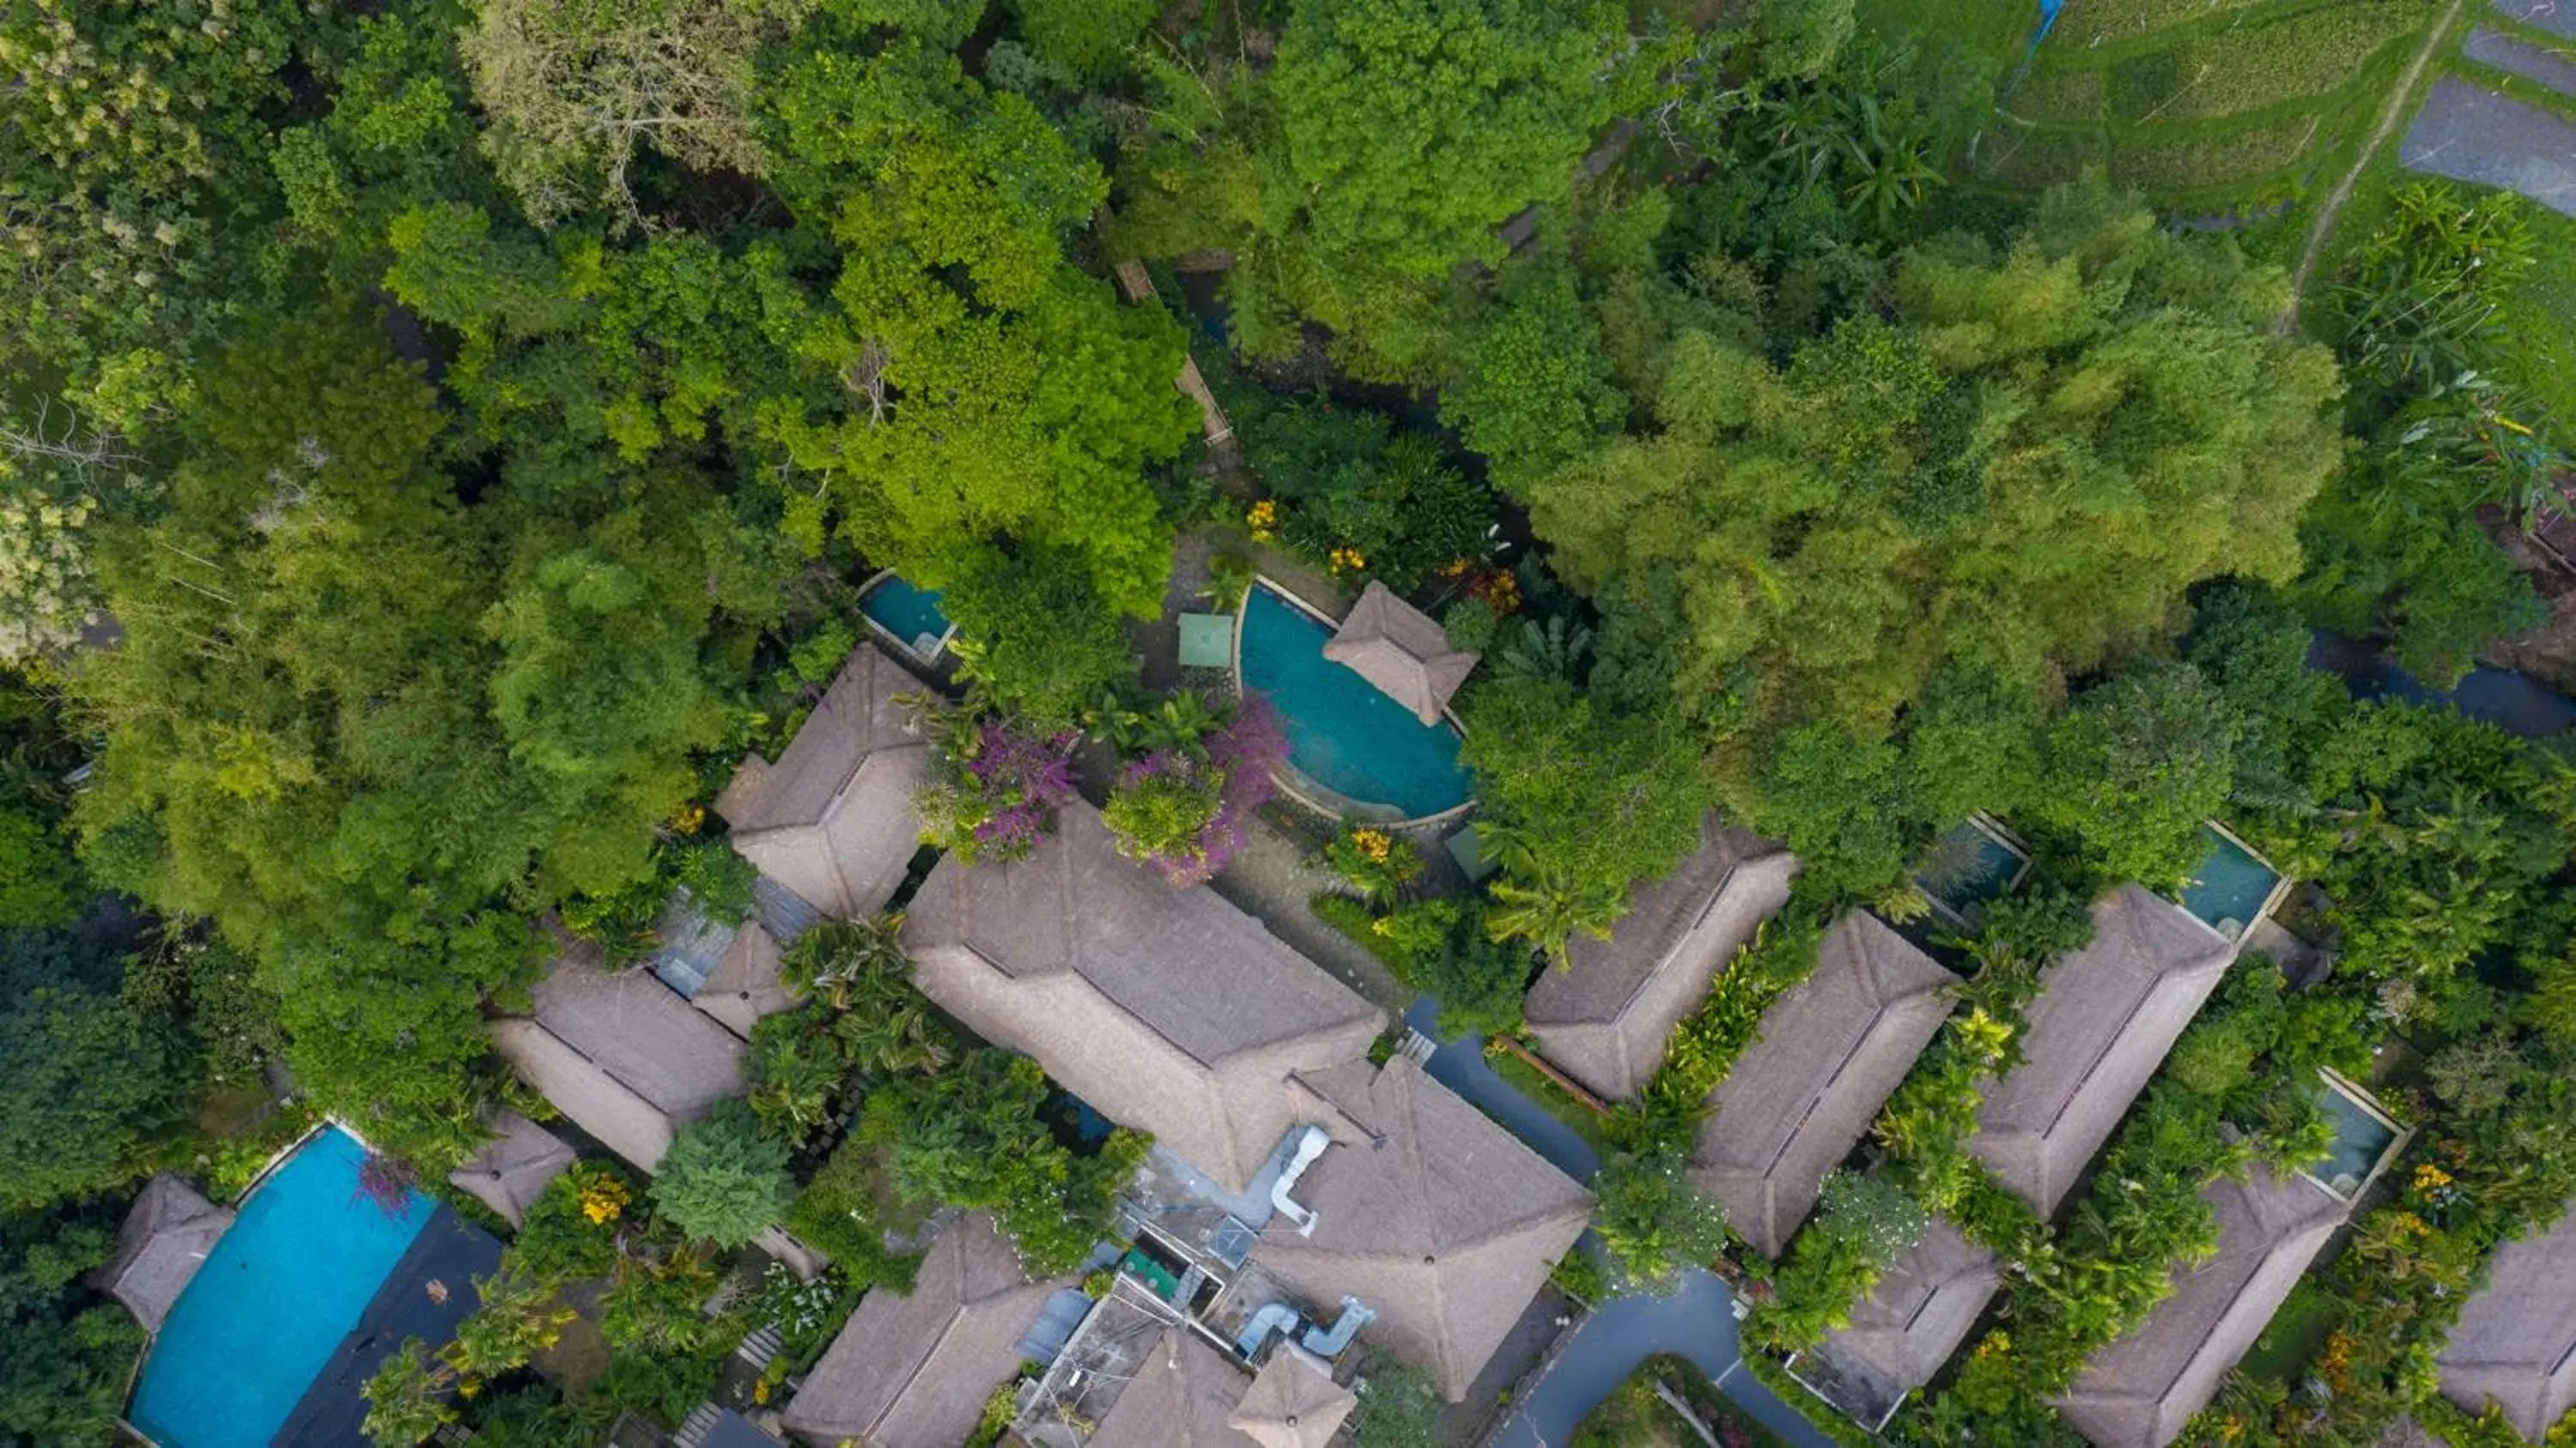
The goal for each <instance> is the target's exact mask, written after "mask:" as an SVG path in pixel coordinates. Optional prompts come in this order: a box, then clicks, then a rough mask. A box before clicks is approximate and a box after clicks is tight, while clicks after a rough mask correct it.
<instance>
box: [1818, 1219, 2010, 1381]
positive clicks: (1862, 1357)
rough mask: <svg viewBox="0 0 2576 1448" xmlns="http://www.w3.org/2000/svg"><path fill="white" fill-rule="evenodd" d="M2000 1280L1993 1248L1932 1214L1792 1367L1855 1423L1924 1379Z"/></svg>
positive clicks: (1930, 1376)
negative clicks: (1845, 1318)
mask: <svg viewBox="0 0 2576 1448" xmlns="http://www.w3.org/2000/svg"><path fill="white" fill-rule="evenodd" d="M2002 1285H2003V1273H2002V1271H2001V1270H2000V1268H1999V1267H1998V1265H1997V1263H1996V1259H1995V1254H1994V1253H1992V1252H1989V1251H1987V1250H1986V1249H1985V1248H1983V1247H1980V1246H1977V1245H1976V1244H1975V1243H1973V1242H1970V1241H1969V1240H1968V1239H1967V1238H1966V1237H1964V1236H1961V1235H1960V1234H1959V1229H1958V1228H1956V1227H1954V1226H1952V1225H1950V1223H1949V1222H1948V1221H1947V1220H1945V1219H1943V1218H1940V1217H1934V1218H1933V1219H1932V1220H1931V1221H1930V1223H1928V1224H1927V1225H1926V1226H1925V1227H1924V1229H1923V1235H1922V1237H1921V1238H1919V1239H1917V1240H1916V1242H1915V1243H1914V1245H1913V1246H1911V1247H1908V1248H1906V1249H1905V1250H1904V1251H1903V1252H1901V1253H1898V1254H1897V1257H1896V1260H1895V1261H1893V1262H1891V1263H1889V1264H1888V1267H1887V1270H1886V1271H1885V1272H1884V1273H1882V1274H1881V1275H1880V1277H1879V1279H1878V1286H1877V1287H1876V1288H1875V1289H1874V1290H1872V1291H1871V1293H1870V1295H1869V1296H1867V1297H1865V1298H1863V1299H1861V1301H1860V1302H1859V1303H1857V1304H1855V1305H1854V1306H1853V1308H1852V1312H1851V1322H1850V1324H1849V1325H1848V1326H1845V1327H1842V1328H1840V1329H1837V1330H1836V1331H1834V1332H1831V1333H1828V1334H1827V1335H1826V1337H1825V1340H1824V1342H1822V1343H1821V1344H1819V1345H1818V1346H1817V1347H1815V1348H1814V1349H1813V1350H1812V1351H1810V1352H1808V1353H1806V1354H1805V1355H1804V1356H1802V1357H1800V1359H1799V1360H1798V1365H1797V1369H1796V1371H1797V1374H1798V1376H1799V1377H1800V1378H1803V1379H1805V1380H1806V1381H1807V1382H1810V1383H1813V1384H1815V1385H1816V1386H1817V1387H1818V1388H1820V1389H1822V1390H1824V1391H1825V1395H1826V1396H1827V1397H1828V1398H1830V1399H1831V1400H1832V1401H1833V1403H1834V1405H1835V1406H1836V1407H1838V1408H1841V1409H1842V1410H1843V1411H1844V1412H1846V1413H1849V1414H1851V1415H1852V1416H1853V1417H1855V1418H1857V1419H1859V1420H1861V1421H1862V1422H1863V1423H1872V1424H1874V1423H1877V1422H1879V1421H1880V1420H1881V1419H1883V1418H1884V1417H1885V1415H1886V1414H1887V1412H1888V1411H1889V1410H1890V1409H1892V1408H1894V1407H1895V1406H1896V1404H1897V1403H1898V1402H1899V1401H1900V1400H1901V1399H1902V1398H1903V1397H1904V1395H1905V1394H1907V1393H1910V1392H1912V1391H1914V1390H1915V1389H1917V1388H1920V1387H1922V1386H1923V1385H1924V1384H1925V1383H1928V1382H1930V1381H1932V1379H1933V1377H1934V1375H1936V1374H1938V1373H1939V1372H1940V1371H1941V1366H1942V1364H1944V1363H1947V1362H1948V1361H1949V1360H1950V1356H1951V1354H1953V1353H1955V1352H1957V1351H1958V1350H1959V1344H1960V1343H1962V1342H1964V1341H1966V1340H1967V1336H1968V1330H1969V1329H1970V1328H1972V1327H1974V1326H1975V1325H1976V1322H1977V1315H1978V1314H1979V1313H1981V1312H1984V1311H1985V1310H1986V1304H1987V1303H1988V1302H1989V1301H1991V1300H1992V1299H1993V1298H1994V1295H1995V1292H1996V1290H1997V1289H1998V1288H2000V1287H2001V1286H2002Z"/></svg>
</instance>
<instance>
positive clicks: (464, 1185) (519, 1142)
mask: <svg viewBox="0 0 2576 1448" xmlns="http://www.w3.org/2000/svg"><path fill="white" fill-rule="evenodd" d="M492 1127H493V1129H494V1130H495V1131H497V1132H499V1133H500V1134H499V1135H498V1136H496V1137H494V1138H493V1139H492V1140H491V1141H490V1142H489V1143H487V1144H485V1146H484V1147H483V1149H482V1150H481V1151H478V1152H476V1153H474V1155H472V1156H471V1157H468V1158H466V1161H465V1164H464V1165H463V1166H460V1167H458V1168H457V1169H456V1170H454V1171H452V1172H449V1173H448V1174H447V1180H448V1181H449V1182H450V1183H452V1184H453V1185H454V1186H455V1187H456V1188H457V1189H458V1190H460V1191H462V1192H465V1193H466V1194H468V1195H470V1196H472V1197H473V1198H474V1199H475V1200H476V1201H479V1202H481V1203H482V1204H483V1205H485V1206H487V1207H490V1208H491V1209H492V1210H493V1211H495V1212H498V1213H500V1214H501V1217H502V1219H503V1220H505V1221H507V1222H508V1223H509V1224H510V1225H511V1226H513V1227H515V1226H517V1225H519V1222H520V1220H521V1219H522V1218H524V1217H525V1216H526V1215H527V1212H528V1207H529V1205H530V1204H531V1203H533V1202H535V1201H536V1199H537V1194H538V1193H539V1192H542V1191H544V1190H545V1189H546V1183H548V1182H550V1181H553V1180H554V1179H555V1178H556V1177H558V1176H561V1175H562V1174H563V1170H564V1168H565V1167H568V1166H570V1165H572V1163H573V1150H572V1148H571V1147H569V1146H566V1145H564V1144H563V1143H562V1142H560V1141H558V1140H556V1139H555V1137H554V1134H553V1133H551V1132H549V1131H547V1130H546V1129H545V1128H544V1127H542V1126H539V1125H537V1124H536V1123H535V1122H533V1121H530V1120H529V1119H528V1118H526V1117H524V1116H521V1115H520V1114H519V1113H517V1112H515V1111H503V1112H500V1113H497V1114H496V1115H495V1116H494V1117H493V1118H492Z"/></svg>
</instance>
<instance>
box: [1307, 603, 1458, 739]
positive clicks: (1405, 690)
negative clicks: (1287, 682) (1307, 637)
mask: <svg viewBox="0 0 2576 1448" xmlns="http://www.w3.org/2000/svg"><path fill="white" fill-rule="evenodd" d="M1324 657H1325V658H1328V659H1331V660H1332V661H1333V662H1335V663H1337V664H1342V665H1345V666H1346V667H1348V668H1350V669H1351V670H1352V671H1353V672H1355V673H1357V674H1358V675H1359V676H1360V677H1361V678H1363V679H1366V680H1368V681H1369V682H1370V683H1372V684H1375V685H1376V686H1377V689H1378V692H1379V693H1381V694H1384V695H1386V696H1387V697H1388V698H1390V699H1393V700H1394V701H1395V702H1397V703H1399V704H1402V705H1403V706H1404V707H1406V708H1407V709H1410V710H1412V711H1413V713H1414V716H1415V717H1416V718H1418V719H1420V720H1421V721H1422V722H1423V723H1425V724H1437V723H1439V722H1440V711H1441V710H1442V709H1444V708H1446V707H1448V704H1449V696H1450V695H1452V694H1455V693H1457V692H1458V686H1459V685H1460V684H1463V683H1465V682H1467V675H1469V674H1470V673H1473V672H1474V671H1475V668H1476V658H1477V656H1476V655H1474V654H1469V653H1461V652H1459V651H1458V650H1456V649H1453V648H1451V647H1449V634H1448V632H1447V631H1446V630H1444V629H1443V628H1441V627H1440V623H1439V620H1437V619H1434V618H1433V617H1432V616H1431V615H1429V614H1427V613H1424V612H1423V611H1422V610H1420V609H1418V608H1415V607H1414V606H1413V605H1412V604H1409V603H1407V602H1405V601H1404V600H1403V599H1400V598H1398V597H1396V596H1395V594H1394V593H1392V592H1390V591H1389V590H1388V588H1387V586H1386V585H1385V584H1383V583H1371V584H1370V585H1369V586H1368V587H1367V588H1365V589H1362V590H1361V591H1360V601H1359V602H1358V603H1356V604H1354V605H1352V607H1351V612H1350V616H1349V617H1348V618H1345V619H1343V620H1342V626H1341V627H1340V628H1339V629H1337V630H1335V631H1334V634H1333V636H1332V638H1331V639H1329V640H1327V641H1326V642H1325V644H1324Z"/></svg>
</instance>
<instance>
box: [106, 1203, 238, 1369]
mask: <svg viewBox="0 0 2576 1448" xmlns="http://www.w3.org/2000/svg"><path fill="white" fill-rule="evenodd" d="M232 1224H233V1214H232V1209H231V1208H229V1207H219V1206H216V1205H215V1204H214V1203H212V1202H210V1201H207V1200H206V1199H205V1198H204V1197H201V1196H199V1195H197V1192H196V1189H195V1188H193V1187H191V1186H189V1185H188V1184H187V1183H186V1182H183V1181H181V1180H179V1179H178V1178H177V1177H174V1176H172V1175H170V1174H169V1173H168V1172H163V1173H161V1174H160V1175H159V1176H156V1177H154V1178H153V1179H152V1180H151V1181H150V1182H149V1183H147V1184H146V1185H145V1186H144V1188H143V1194H142V1195H141V1196H139V1197H136V1198H135V1199H134V1206H133V1207H132V1208H131V1209H130V1210H128V1211H127V1212H126V1214H125V1226H124V1228H123V1230H122V1231H120V1232H119V1233H118V1235H117V1243H116V1256H115V1257H113V1258H111V1259H110V1260H109V1262H108V1264H107V1265H106V1266H105V1267H102V1268H100V1269H99V1270H98V1271H97V1272H95V1273H92V1274H91V1276H90V1285H91V1286H93V1287H96V1288H97V1289H98V1290H99V1291H101V1292H104V1293H106V1294H107V1295H108V1296H110V1297H113V1298H115V1299H116V1300H117V1301H119V1302H122V1303H124V1304H125V1307H126V1310H127V1311H129V1312H131V1313H133V1314H134V1320H135V1321H137V1322H140V1323H142V1324H143V1330H144V1331H146V1332H159V1331H160V1330H161V1320H162V1319H163V1318H165V1317H168V1316H169V1315H170V1307H171V1304H173V1303H175V1302H177V1301H178V1300H179V1294H180V1293H182V1292H184V1291H186V1290H187V1288H188V1283H189V1280H190V1279H192V1278H194V1277H195V1276H196V1275H197V1269H198V1268H200V1267H203V1266H204V1265H206V1255H207V1254H208V1253H210V1252H212V1251H214V1250H215V1243H216V1241H217V1240H218V1239H220V1238H221V1237H222V1236H223V1235H224V1232H225V1231H226V1230H227V1229H228V1228H230V1227H231V1226H232Z"/></svg>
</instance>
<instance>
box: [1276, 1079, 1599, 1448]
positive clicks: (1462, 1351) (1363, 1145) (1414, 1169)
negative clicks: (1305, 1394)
mask: <svg viewBox="0 0 2576 1448" xmlns="http://www.w3.org/2000/svg"><path fill="white" fill-rule="evenodd" d="M1297 1083H1298V1085H1299V1086H1300V1087H1301V1088H1302V1092H1301V1094H1302V1095H1303V1096H1304V1097H1305V1099H1306V1105H1305V1108H1304V1110H1303V1112H1302V1114H1303V1115H1304V1116H1305V1117H1306V1118H1307V1119H1308V1120H1309V1121H1311V1122H1313V1123H1314V1124H1316V1125H1319V1126H1322V1127H1323V1128H1324V1129H1325V1130H1326V1131H1328V1132H1330V1133H1331V1134H1332V1137H1333V1142H1334V1144H1333V1145H1332V1146H1331V1147H1330V1148H1328V1149H1327V1150H1326V1151H1325V1152H1324V1154H1323V1156H1321V1157H1320V1158H1318V1159H1317V1160H1316V1161H1315V1163H1314V1165H1312V1166H1310V1167H1308V1168H1307V1169H1306V1174H1305V1176H1304V1177H1303V1178H1302V1179H1301V1180H1300V1181H1299V1183H1298V1185H1297V1187H1296V1197H1297V1200H1298V1201H1300V1202H1302V1203H1303V1204H1304V1205H1305V1206H1306V1207H1307V1209H1308V1210H1310V1211H1312V1212H1313V1213H1314V1214H1315V1217H1316V1222H1315V1229H1314V1233H1313V1235H1312V1236H1300V1235H1298V1231H1297V1227H1296V1224H1295V1223H1293V1222H1291V1221H1289V1220H1288V1219H1287V1218H1286V1217H1285V1216H1282V1217H1280V1218H1278V1219H1276V1220H1274V1221H1272V1222H1271V1224H1270V1226H1269V1228H1268V1229H1267V1230H1266V1231H1264V1232H1263V1233H1262V1234H1261V1241H1260V1244H1259V1245H1258V1246H1256V1247H1255V1248H1254V1249H1253V1259H1252V1260H1253V1261H1254V1263H1255V1264H1257V1265H1258V1266H1260V1267H1261V1268H1262V1270H1264V1271H1266V1272H1268V1273H1269V1274H1270V1276H1271V1277H1272V1278H1274V1279H1276V1280H1277V1281H1278V1282H1279V1283H1280V1284H1281V1285H1282V1286H1285V1287H1286V1288H1288V1289H1289V1290H1290V1291H1293V1292H1296V1293H1298V1294H1300V1295H1301V1296H1303V1297H1305V1298H1306V1299H1307V1300H1308V1301H1309V1302H1311V1303H1313V1304H1315V1305H1317V1306H1318V1307H1322V1308H1325V1309H1330V1308H1331V1307H1332V1306H1333V1305H1334V1304H1336V1303H1338V1302H1340V1301H1341V1299H1343V1298H1344V1297H1356V1298H1358V1299H1359V1300H1360V1301H1362V1302H1364V1303H1366V1304H1367V1305H1368V1306H1369V1307H1371V1308H1373V1309H1375V1311H1376V1313H1377V1319H1376V1321H1374V1322H1372V1323H1371V1324H1369V1325H1368V1326H1367V1327H1366V1328H1363V1329H1362V1335H1363V1336H1365V1337H1368V1338H1370V1339H1371V1340H1373V1341H1375V1342H1377V1343H1378V1344H1380V1345H1381V1346H1384V1347H1386V1348H1389V1349H1391V1350H1392V1351H1393V1352H1394V1353H1395V1354H1396V1355H1397V1356H1398V1357H1401V1358H1403V1359H1405V1360H1406V1361H1408V1362H1411V1363H1413V1364H1415V1365H1416V1366H1419V1367H1421V1368H1424V1369H1426V1370H1428V1371H1429V1372H1430V1373H1431V1375H1432V1377H1433V1378H1434V1380H1436V1381H1437V1382H1438V1383H1439V1384H1440V1389H1441V1391H1442V1392H1443V1393H1444V1394H1446V1395H1447V1397H1448V1398H1449V1400H1450V1401H1451V1402H1458V1401H1461V1400H1462V1399H1464V1398H1465V1396H1466V1394H1467V1389H1468V1387H1469V1386H1470V1385H1471V1384H1473V1383H1474V1382H1475V1380H1476V1375H1477V1374H1478V1373H1479V1372H1482V1371H1483V1370H1484V1367H1485V1363H1486V1361H1487V1360H1488V1359H1489V1358H1491V1357H1492V1356H1493V1355H1494V1350H1495V1349H1496V1348H1497V1347H1500V1346H1501V1345H1502V1341H1503V1338H1504V1337H1505V1336H1506V1335H1508V1334H1509V1333H1510V1332H1511V1329H1512V1325H1513V1324H1514V1323H1515V1322H1517V1321H1519V1319H1520V1315H1521V1313H1522V1312H1523V1311H1525V1310H1527V1308H1528V1307H1529V1304H1530V1299H1531V1298H1533V1297H1535V1296H1537V1295H1538V1291H1539V1289H1540V1288H1541V1287H1542V1286H1544V1285H1546V1282H1547V1275H1548V1272H1549V1270H1550V1269H1551V1268H1553V1267H1554V1266H1555V1265H1556V1262H1557V1260H1558V1259H1559V1258H1561V1257H1563V1256H1564V1255H1565V1253H1566V1251H1567V1250H1568V1249H1569V1248H1571V1247H1572V1246H1573V1245H1574V1239H1575V1238H1576V1237H1578V1236H1580V1235H1582V1232H1583V1227H1584V1224H1585V1223H1586V1222H1587V1221H1589V1220H1590V1219H1591V1216H1592V1194H1591V1193H1589V1192H1587V1191H1585V1190H1584V1189H1583V1188H1582V1187H1581V1186H1578V1185H1576V1183H1575V1182H1574V1180H1573V1179H1572V1178H1571V1177H1568V1176H1567V1175H1566V1174H1565V1173H1563V1172H1561V1171H1559V1170H1557V1169H1556V1168H1555V1167H1553V1166H1551V1165H1549V1164H1548V1163H1547V1162H1546V1161H1545V1160H1544V1159H1542V1158H1541V1157H1540V1156H1539V1154H1538V1153H1536V1152H1534V1151H1532V1150H1530V1149H1529V1148H1528V1147H1527V1146H1525V1145H1523V1144H1522V1143H1521V1141H1520V1140H1519V1138H1517V1137H1514V1136H1513V1135H1512V1134H1511V1133H1509V1132H1507V1131H1505V1130H1503V1129H1502V1128H1501V1127H1499V1126H1497V1125H1495V1124H1494V1123H1493V1121H1492V1120H1491V1119H1489V1118H1488V1117H1486V1116H1485V1114H1484V1113H1483V1112H1480V1111H1478V1110H1477V1109H1476V1108H1475V1107H1473V1106H1470V1105H1468V1104H1467V1103H1466V1102H1464V1101H1462V1100H1460V1099H1459V1098H1458V1097H1457V1096H1455V1095H1452V1094H1451V1093H1450V1091H1449V1089H1448V1088H1447V1087H1445V1086H1442V1085H1441V1084H1439V1083H1438V1082H1436V1081H1434V1080H1432V1079H1431V1078H1430V1077H1429V1076H1428V1075H1426V1074H1424V1072H1423V1070H1422V1068H1421V1066H1420V1065H1418V1064H1416V1063H1415V1062H1414V1061H1413V1060H1411V1059H1410V1058H1408V1057H1404V1056H1397V1057H1395V1058H1394V1059H1392V1060H1390V1061H1388V1062H1387V1063H1386V1065H1385V1066H1384V1067H1383V1068H1377V1067H1372V1066H1370V1065H1369V1064H1368V1063H1367V1062H1366V1061H1351V1062H1347V1063H1345V1064H1342V1065H1338V1066H1333V1067H1330V1068H1328V1069H1324V1070H1320V1071H1305V1072H1300V1073H1299V1074H1298V1077H1297Z"/></svg>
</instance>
